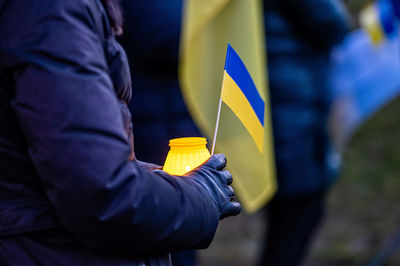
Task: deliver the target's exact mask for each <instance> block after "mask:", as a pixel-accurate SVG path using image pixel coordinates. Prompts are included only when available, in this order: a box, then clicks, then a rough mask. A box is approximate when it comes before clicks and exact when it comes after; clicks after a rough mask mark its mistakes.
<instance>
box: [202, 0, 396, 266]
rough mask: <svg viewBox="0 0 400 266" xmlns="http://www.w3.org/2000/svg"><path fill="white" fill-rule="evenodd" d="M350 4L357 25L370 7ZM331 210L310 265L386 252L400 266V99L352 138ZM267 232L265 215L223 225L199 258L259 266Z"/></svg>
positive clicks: (363, 260) (362, 261) (362, 0)
mask: <svg viewBox="0 0 400 266" xmlns="http://www.w3.org/2000/svg"><path fill="white" fill-rule="evenodd" d="M345 2H346V4H347V6H348V8H349V10H350V12H351V14H352V15H353V17H354V21H355V22H356V23H357V16H358V14H359V12H360V9H361V8H362V7H364V6H365V5H366V4H368V3H369V2H371V1H370V0H346V1H345ZM371 63H373V62H371ZM377 89H379V88H377ZM327 205H328V208H327V213H326V216H325V220H324V223H323V225H322V227H321V228H320V229H319V232H318V235H317V237H316V239H315V241H314V243H313V246H312V249H311V251H310V253H309V256H308V259H307V260H306V263H305V265H307V266H322V265H324V266H339V265H340V266H347V265H366V264H367V263H368V262H369V261H371V260H372V259H373V258H374V257H375V256H376V254H378V253H380V252H381V251H382V249H385V248H386V249H387V250H390V251H391V252H394V253H393V254H390V256H388V260H387V262H386V264H385V265H400V252H399V251H400V243H397V246H396V245H392V246H390V245H391V244H393V243H395V241H394V240H395V239H396V237H397V238H398V236H399V234H400V99H396V100H393V101H392V102H391V103H389V104H388V105H387V106H385V107H384V108H383V109H381V110H380V111H378V112H377V113H376V114H374V115H373V116H372V117H371V118H370V119H369V120H368V121H366V122H365V123H364V124H363V125H362V126H361V128H360V129H359V130H358V131H357V132H356V134H355V135H354V136H353V138H352V140H351V142H350V143H349V145H348V147H347V149H346V151H345V153H344V154H343V169H342V172H341V175H340V178H339V179H338V182H337V183H336V184H335V185H334V186H333V188H332V190H331V191H330V193H329V197H328V202H327ZM263 230H264V224H263V214H262V213H261V212H260V213H258V214H255V215H247V214H241V215H239V216H238V217H237V218H231V219H227V220H226V221H223V222H222V223H221V225H220V227H219V230H218V232H217V235H216V238H215V241H214V242H213V244H212V245H211V247H210V248H209V249H208V250H205V251H202V252H201V253H200V264H201V265H233V266H234V265H238V266H239V265H255V262H256V258H257V254H258V250H259V243H260V242H261V237H262V233H263ZM398 242H400V241H398Z"/></svg>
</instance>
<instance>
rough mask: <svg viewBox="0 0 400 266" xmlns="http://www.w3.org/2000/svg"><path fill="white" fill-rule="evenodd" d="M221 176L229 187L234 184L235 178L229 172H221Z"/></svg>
mask: <svg viewBox="0 0 400 266" xmlns="http://www.w3.org/2000/svg"><path fill="white" fill-rule="evenodd" d="M221 175H222V177H223V179H224V181H225V183H226V184H227V185H230V184H232V182H233V178H232V175H231V173H230V172H229V171H228V170H223V171H221Z"/></svg>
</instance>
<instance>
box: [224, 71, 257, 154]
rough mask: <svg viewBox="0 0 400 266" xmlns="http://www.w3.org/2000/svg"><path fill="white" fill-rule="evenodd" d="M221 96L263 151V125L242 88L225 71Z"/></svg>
mask: <svg viewBox="0 0 400 266" xmlns="http://www.w3.org/2000/svg"><path fill="white" fill-rule="evenodd" d="M221 98H222V101H224V103H225V104H226V105H228V106H229V108H231V110H232V111H233V112H234V113H235V115H236V116H237V117H238V118H239V120H240V121H241V122H242V124H243V125H244V127H245V128H246V129H247V131H248V132H249V133H250V135H251V136H252V138H253V140H254V142H255V144H256V145H257V148H258V149H259V150H260V152H261V153H263V146H264V127H263V126H262V125H261V123H260V120H258V118H257V115H256V113H254V110H253V108H252V107H251V105H250V103H249V101H248V100H247V99H246V96H245V95H244V94H243V92H242V90H241V89H240V88H239V86H238V85H237V84H236V82H235V81H234V80H233V79H232V78H231V76H230V75H229V74H228V73H227V72H226V71H225V73H224V81H223V83H222V92H221Z"/></svg>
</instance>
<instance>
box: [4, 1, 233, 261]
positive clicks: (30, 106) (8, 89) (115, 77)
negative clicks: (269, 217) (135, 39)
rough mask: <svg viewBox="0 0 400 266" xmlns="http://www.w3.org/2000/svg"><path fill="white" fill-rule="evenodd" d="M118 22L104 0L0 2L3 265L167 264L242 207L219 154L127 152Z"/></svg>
mask: <svg viewBox="0 0 400 266" xmlns="http://www.w3.org/2000/svg"><path fill="white" fill-rule="evenodd" d="M121 22H122V18H121V15H120V12H119V6H118V4H117V1H112V0H103V1H98V0H85V1H61V0H28V1H27V0H0V123H1V125H2V126H1V127H0V192H1V193H0V206H1V207H0V264H2V265H170V260H169V256H168V253H169V252H172V251H176V250H181V249H197V248H206V247H207V246H208V245H209V244H210V242H211V240H212V238H213V236H214V234H215V231H216V228H217V225H218V220H219V219H223V218H225V217H227V216H231V215H236V214H238V212H239V211H240V205H239V203H236V202H232V201H231V199H232V197H233V190H232V188H231V187H230V186H229V185H230V183H231V182H232V177H231V176H230V173H229V172H228V171H225V170H222V169H223V168H224V166H225V164H226V160H225V157H224V156H223V155H214V156H213V157H211V158H210V159H209V160H208V161H207V162H206V163H204V164H203V165H201V166H199V168H197V169H195V170H193V171H191V172H189V173H188V174H186V176H185V177H179V176H170V175H168V174H167V173H165V172H162V171H152V166H151V165H147V164H145V163H141V162H139V161H137V160H136V159H135V154H134V152H133V145H132V144H133V143H132V140H133V136H132V131H131V130H132V127H131V119H130V113H129V110H128V108H127V103H128V102H129V101H130V97H131V81H130V73H129V66H128V63H127V58H126V56H125V53H124V50H123V49H122V47H121V46H120V45H119V44H118V43H117V42H116V40H115V35H118V34H121V33H122V23H121ZM146 100H147V99H146ZM149 104H151V103H149ZM147 148H148V149H153V147H152V146H151V145H150V146H149V147H147Z"/></svg>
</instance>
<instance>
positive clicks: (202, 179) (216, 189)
mask: <svg viewBox="0 0 400 266" xmlns="http://www.w3.org/2000/svg"><path fill="white" fill-rule="evenodd" d="M225 166H226V158H225V155H223V154H214V155H213V156H211V158H210V159H208V160H207V161H206V162H205V163H203V164H202V165H200V166H199V167H197V168H195V169H194V170H192V171H190V172H189V173H186V174H185V175H184V176H185V177H186V178H191V179H192V180H193V181H194V182H196V183H198V184H200V185H201V186H202V187H203V188H205V189H206V190H207V191H208V193H209V194H210V196H211V198H213V200H214V203H215V204H216V207H217V209H218V210H219V212H220V217H219V219H220V220H221V219H223V218H226V217H228V216H235V215H238V214H239V213H240V211H241V210H242V207H241V206H240V203H239V202H234V201H233V199H234V191H233V189H232V187H231V186H230V184H232V181H233V179H232V175H231V173H230V172H229V171H228V170H222V169H223V168H224V167H225Z"/></svg>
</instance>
